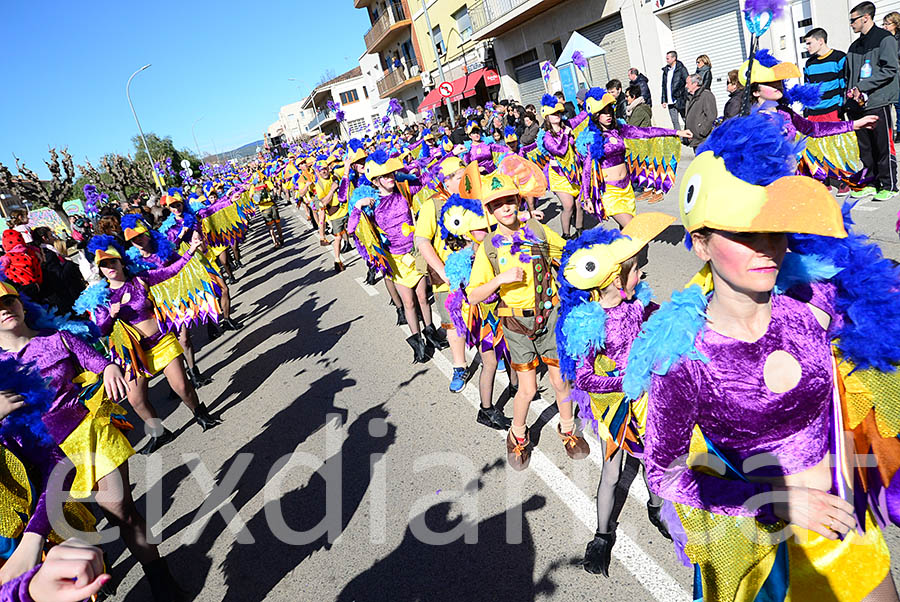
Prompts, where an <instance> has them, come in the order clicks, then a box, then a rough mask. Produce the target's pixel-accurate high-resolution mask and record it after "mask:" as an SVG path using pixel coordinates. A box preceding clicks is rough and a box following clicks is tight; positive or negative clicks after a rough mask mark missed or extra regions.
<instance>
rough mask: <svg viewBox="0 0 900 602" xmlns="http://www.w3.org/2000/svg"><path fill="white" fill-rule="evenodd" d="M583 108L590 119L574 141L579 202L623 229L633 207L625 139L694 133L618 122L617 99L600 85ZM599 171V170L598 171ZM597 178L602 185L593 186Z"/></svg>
mask: <svg viewBox="0 0 900 602" xmlns="http://www.w3.org/2000/svg"><path fill="white" fill-rule="evenodd" d="M585 109H586V111H587V113H588V114H589V116H590V117H589V119H590V121H589V122H588V127H587V128H586V129H585V130H584V131H583V132H582V134H580V135H579V137H578V141H577V143H576V148H577V149H578V153H579V155H580V156H581V158H582V167H581V199H582V203H584V204H585V206H591V205H593V206H594V207H595V210H594V213H595V214H596V215H598V216H601V217H604V218H606V217H612V218H613V219H614V220H615V221H616V223H617V224H619V227H620V228H624V227H625V226H626V225H628V222H630V221H631V220H632V218H634V215H635V210H636V208H635V198H634V189H633V188H632V186H631V179H632V174H631V173H630V171H629V169H628V164H627V163H626V162H625V139H626V138H657V137H662V136H681V137H684V138H691V137H692V136H693V134H691V132H690V131H688V130H668V129H665V128H656V127H651V128H640V127H635V126H631V125H628V124H621V125H620V124H619V122H618V121H617V120H616V116H615V112H616V98H615V96H613V95H612V94H610V93H609V92H607V91H606V90H604V89H603V88H591V89H590V90H588V93H587V96H585ZM598 170H599V171H600V173H597V171H598ZM597 180H600V181H602V183H603V185H602V187H598V186H596V185H595V182H596V181H597Z"/></svg>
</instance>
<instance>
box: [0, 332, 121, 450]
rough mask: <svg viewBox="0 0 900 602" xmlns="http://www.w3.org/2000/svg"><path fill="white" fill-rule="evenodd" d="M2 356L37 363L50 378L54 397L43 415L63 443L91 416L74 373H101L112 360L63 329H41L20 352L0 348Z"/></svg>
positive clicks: (43, 374) (55, 436)
mask: <svg viewBox="0 0 900 602" xmlns="http://www.w3.org/2000/svg"><path fill="white" fill-rule="evenodd" d="M0 358H12V359H15V360H17V361H19V362H20V363H23V364H27V363H31V364H34V365H35V366H37V369H38V371H39V372H40V373H41V376H42V377H44V379H46V380H48V381H49V382H48V383H47V388H48V389H50V390H51V391H53V392H54V394H55V398H54V400H53V406H52V407H51V408H50V410H49V411H48V412H47V413H46V414H44V425H45V426H46V427H47V431H48V432H49V433H50V436H51V437H53V440H54V441H56V442H57V443H62V442H63V441H64V440H65V439H66V437H68V436H69V434H71V432H72V431H73V430H75V427H76V426H78V425H79V424H80V423H81V421H82V420H84V417H85V416H87V415H88V409H87V408H86V407H85V406H84V404H83V403H81V401H79V399H78V394H79V393H80V391H81V387H80V386H79V385H77V384H76V383H75V382H73V380H74V378H75V376H77V375H78V373H79V372H80V371H81V369H84V370H90V371H91V372H95V373H97V374H102V373H103V370H104V369H105V368H106V367H107V366H108V365H110V364H111V363H112V362H110V361H109V360H108V359H106V358H105V357H103V356H102V355H100V354H99V353H97V352H96V351H95V350H94V348H93V347H91V346H90V345H88V344H87V343H85V342H84V341H82V340H81V339H79V338H78V337H76V336H74V335H72V334H69V333H68V332H62V331H58V332H55V331H44V332H41V333H39V334H38V335H37V336H36V337H34V338H33V339H31V340H30V341H29V342H28V344H27V345H25V347H23V348H22V349H21V350H20V351H19V352H18V353H12V352H10V351H0Z"/></svg>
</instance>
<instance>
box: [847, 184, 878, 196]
mask: <svg viewBox="0 0 900 602" xmlns="http://www.w3.org/2000/svg"><path fill="white" fill-rule="evenodd" d="M876 192H877V190H875V188H874V187H873V186H866V187H865V188H862V189H860V190H854V191H852V192H851V193H850V196H852V197H853V198H854V199H861V198H863V197H866V196H872V195H873V194H875V193H876Z"/></svg>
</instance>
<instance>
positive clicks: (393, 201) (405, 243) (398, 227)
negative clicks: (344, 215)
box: [347, 192, 414, 255]
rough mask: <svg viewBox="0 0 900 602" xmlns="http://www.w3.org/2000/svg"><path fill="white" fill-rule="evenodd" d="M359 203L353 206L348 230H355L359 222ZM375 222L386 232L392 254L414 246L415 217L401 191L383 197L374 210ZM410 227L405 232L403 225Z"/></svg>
mask: <svg viewBox="0 0 900 602" xmlns="http://www.w3.org/2000/svg"><path fill="white" fill-rule="evenodd" d="M359 212H360V208H359V205H357V206H355V207H353V211H352V212H351V213H350V220H349V222H348V224H347V230H348V231H349V232H353V231H355V230H356V226H357V225H358V224H359ZM374 216H375V224H376V225H377V226H378V228H379V229H381V231H382V232H384V234H385V236H387V240H388V249H387V250H388V252H389V253H391V254H392V255H403V254H405V253H409V252H410V251H412V248H413V244H414V242H413V234H414V232H413V231H412V227H413V217H412V211H411V210H410V208H409V203H408V202H407V201H406V199H405V198H404V197H403V195H402V194H400V193H399V192H395V193H393V194H389V195H387V196H383V197H381V199H380V200H379V201H378V204H377V205H375V210H374ZM404 224H406V225H407V227H408V228H409V229H410V231H409V234H404V233H403V225H404Z"/></svg>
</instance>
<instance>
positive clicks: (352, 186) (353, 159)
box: [337, 138, 400, 315]
mask: <svg viewBox="0 0 900 602" xmlns="http://www.w3.org/2000/svg"><path fill="white" fill-rule="evenodd" d="M366 156H367V153H366V149H365V147H364V146H363V143H362V141H361V140H359V139H358V138H351V139H350V142H348V143H347V159H346V160H345V161H344V175H343V177H342V178H341V183H340V185H339V186H338V192H337V197H338V199H339V200H340V202H341V203H344V204H345V205H346V206H347V209H348V213H347V215H348V217H347V219H346V220H344V223H343V226H344V230H346V229H347V222H348V221H349V219H350V218H349V207H350V198H351V197H352V196H353V193H354V192H355V191H356V189H357V188H359V187H360V186H371V185H372V183H371V182H369V180H368V178H366V175H365V169H366ZM353 244H354V245H356V249H357V251H359V252H360V253H359V254H360V255H361V256H362V257H366V254H365V253H366V252H365V249H362V250H361V249H360V246H359V242H358V241H357V239H356V237H353ZM377 275H378V271H377V270H376V269H375V267H374V266H371V265H370V266H368V271H367V272H366V284H368V285H369V286H374V285H375V278H376V277H377ZM397 309H398V315H399V310H400V307H399V305H398V308H397Z"/></svg>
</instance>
